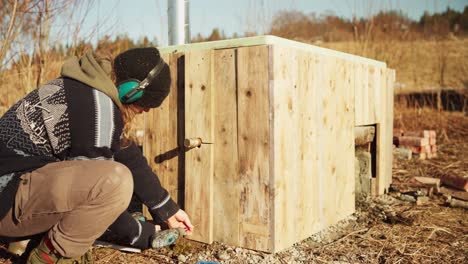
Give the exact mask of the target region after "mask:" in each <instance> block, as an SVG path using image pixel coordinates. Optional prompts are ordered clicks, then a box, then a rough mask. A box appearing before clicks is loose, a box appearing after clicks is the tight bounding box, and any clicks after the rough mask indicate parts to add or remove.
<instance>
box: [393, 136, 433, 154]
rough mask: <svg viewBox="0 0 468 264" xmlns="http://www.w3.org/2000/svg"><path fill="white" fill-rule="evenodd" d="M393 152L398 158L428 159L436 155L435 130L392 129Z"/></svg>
mask: <svg viewBox="0 0 468 264" xmlns="http://www.w3.org/2000/svg"><path fill="white" fill-rule="evenodd" d="M393 145H395V147H396V148H395V149H394V153H395V155H396V156H397V157H399V158H405V159H410V158H411V156H416V157H418V158H419V159H426V158H427V159H430V158H433V157H436V156H437V144H436V132H435V131H434V130H422V131H403V130H401V129H394V131H393Z"/></svg>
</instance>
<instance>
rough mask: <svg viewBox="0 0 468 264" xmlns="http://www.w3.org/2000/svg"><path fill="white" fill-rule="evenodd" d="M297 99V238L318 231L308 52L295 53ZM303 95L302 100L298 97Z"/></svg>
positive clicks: (312, 91) (311, 75)
mask: <svg viewBox="0 0 468 264" xmlns="http://www.w3.org/2000/svg"><path fill="white" fill-rule="evenodd" d="M297 58H298V61H297V63H298V68H297V70H298V72H297V78H298V80H297V89H298V94H299V98H298V100H297V104H298V105H299V106H298V110H299V120H298V121H299V124H298V126H299V129H300V131H299V135H298V138H299V139H300V159H299V162H300V165H299V166H300V174H299V175H298V176H299V180H298V181H297V182H296V184H298V192H297V196H298V197H297V200H298V206H297V208H298V219H297V221H298V222H300V223H301V224H300V225H298V227H297V229H296V232H297V234H296V237H297V239H304V238H306V237H308V236H310V234H313V233H314V232H316V231H318V230H320V219H319V218H318V217H317V216H318V215H319V206H318V204H317V201H319V185H318V184H317V180H318V178H317V171H318V167H317V160H318V151H317V142H318V140H319V139H318V134H317V126H316V123H315V122H314V115H315V113H314V112H315V101H314V100H315V98H317V89H315V87H314V80H315V79H316V76H315V74H314V72H315V71H316V66H317V65H315V63H314V60H315V56H314V55H313V54H310V53H308V52H304V51H300V52H298V56H297ZM301 98H303V99H301Z"/></svg>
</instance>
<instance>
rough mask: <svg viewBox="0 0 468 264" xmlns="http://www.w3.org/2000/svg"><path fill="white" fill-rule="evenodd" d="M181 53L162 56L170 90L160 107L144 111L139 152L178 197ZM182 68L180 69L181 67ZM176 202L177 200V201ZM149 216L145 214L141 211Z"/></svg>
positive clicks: (172, 194)
mask: <svg viewBox="0 0 468 264" xmlns="http://www.w3.org/2000/svg"><path fill="white" fill-rule="evenodd" d="M181 56H182V54H180V53H179V54H165V55H163V59H164V60H165V61H166V62H167V63H168V65H169V67H170V70H171V79H172V82H171V88H170V89H171V90H170V93H169V95H168V97H167V98H166V99H165V100H164V101H163V103H162V104H161V106H160V107H158V108H155V109H152V110H151V111H149V112H148V113H145V114H144V123H145V126H144V127H145V137H144V144H143V151H144V154H145V157H146V158H147V159H148V163H149V165H150V166H151V168H152V169H153V171H154V172H155V173H156V174H157V175H158V177H159V180H160V181H161V184H162V186H163V187H164V188H166V189H167V190H168V191H169V194H170V195H171V197H172V198H173V199H174V200H175V201H178V200H179V192H180V191H183V189H182V190H180V188H179V186H180V177H179V162H180V159H179V157H180V152H179V144H178V138H177V135H178V133H177V131H178V120H177V119H178V116H177V115H178V112H179V110H180V105H179V103H178V100H179V97H180V92H181V91H180V89H179V87H178V81H177V80H178V75H180V74H179V71H180V70H181V69H179V63H178V61H179V59H180V58H181ZM182 70H183V69H182ZM179 202H180V201H179ZM145 215H146V216H147V217H150V215H149V213H147V212H146V213H145Z"/></svg>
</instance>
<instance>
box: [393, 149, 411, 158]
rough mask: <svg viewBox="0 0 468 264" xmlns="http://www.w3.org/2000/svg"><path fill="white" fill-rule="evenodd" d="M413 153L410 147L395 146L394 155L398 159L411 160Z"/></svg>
mask: <svg viewBox="0 0 468 264" xmlns="http://www.w3.org/2000/svg"><path fill="white" fill-rule="evenodd" d="M412 154H413V153H412V151H411V149H408V148H394V149H393V156H394V157H396V158H398V159H403V160H410V159H411V156H412Z"/></svg>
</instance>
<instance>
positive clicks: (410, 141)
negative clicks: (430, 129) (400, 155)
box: [398, 136, 429, 147]
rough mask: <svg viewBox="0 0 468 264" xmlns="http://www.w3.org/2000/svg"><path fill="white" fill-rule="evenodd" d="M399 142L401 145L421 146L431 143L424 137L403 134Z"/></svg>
mask: <svg viewBox="0 0 468 264" xmlns="http://www.w3.org/2000/svg"><path fill="white" fill-rule="evenodd" d="M398 143H399V145H400V146H409V147H421V146H426V145H429V140H428V139H427V138H422V137H408V136H403V137H399V138H398Z"/></svg>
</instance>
